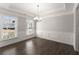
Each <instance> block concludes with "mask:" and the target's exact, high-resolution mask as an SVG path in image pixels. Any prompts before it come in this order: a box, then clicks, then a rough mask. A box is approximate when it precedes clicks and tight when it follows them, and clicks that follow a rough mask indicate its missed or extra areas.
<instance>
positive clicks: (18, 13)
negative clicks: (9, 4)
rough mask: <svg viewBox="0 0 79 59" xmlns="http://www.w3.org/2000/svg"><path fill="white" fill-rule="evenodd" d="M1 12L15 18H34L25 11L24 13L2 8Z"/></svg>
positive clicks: (0, 8)
mask: <svg viewBox="0 0 79 59" xmlns="http://www.w3.org/2000/svg"><path fill="white" fill-rule="evenodd" d="M0 12H1V13H7V14H10V15H14V16H20V17H26V16H31V17H33V15H32V14H30V13H28V12H25V11H24V12H23V11H20V10H15V9H11V8H4V7H0Z"/></svg>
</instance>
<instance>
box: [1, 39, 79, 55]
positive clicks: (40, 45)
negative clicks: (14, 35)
mask: <svg viewBox="0 0 79 59" xmlns="http://www.w3.org/2000/svg"><path fill="white" fill-rule="evenodd" d="M77 54H79V53H78V52H76V51H74V49H73V47H72V46H70V45H66V44H62V43H58V42H54V41H50V40H45V39H41V38H32V39H29V40H25V41H22V42H19V43H15V44H12V45H8V46H5V47H2V48H0V55H77Z"/></svg>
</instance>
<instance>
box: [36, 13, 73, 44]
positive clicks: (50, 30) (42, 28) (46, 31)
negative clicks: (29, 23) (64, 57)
mask: <svg viewBox="0 0 79 59" xmlns="http://www.w3.org/2000/svg"><path fill="white" fill-rule="evenodd" d="M37 34H38V37H42V38H46V39H49V40H53V41H57V42H61V43H66V44H70V45H73V14H72V13H71V14H64V15H60V16H55V17H49V18H45V19H42V21H40V22H38V23H37Z"/></svg>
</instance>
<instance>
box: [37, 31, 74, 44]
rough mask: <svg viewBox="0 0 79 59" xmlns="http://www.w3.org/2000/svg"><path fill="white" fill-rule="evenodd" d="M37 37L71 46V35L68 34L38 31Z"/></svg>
mask: <svg viewBox="0 0 79 59" xmlns="http://www.w3.org/2000/svg"><path fill="white" fill-rule="evenodd" d="M37 37H40V38H45V39H48V40H53V41H57V42H61V43H65V44H69V45H73V33H68V32H55V31H53V32H51V31H38V33H37Z"/></svg>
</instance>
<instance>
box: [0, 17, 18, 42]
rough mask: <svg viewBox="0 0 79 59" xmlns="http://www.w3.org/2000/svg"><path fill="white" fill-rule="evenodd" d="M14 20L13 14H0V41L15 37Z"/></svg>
mask: <svg viewBox="0 0 79 59" xmlns="http://www.w3.org/2000/svg"><path fill="white" fill-rule="evenodd" d="M16 20H17V18H16V17H14V16H0V41H2V40H7V39H11V38H14V37H16V25H17V23H16Z"/></svg>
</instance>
